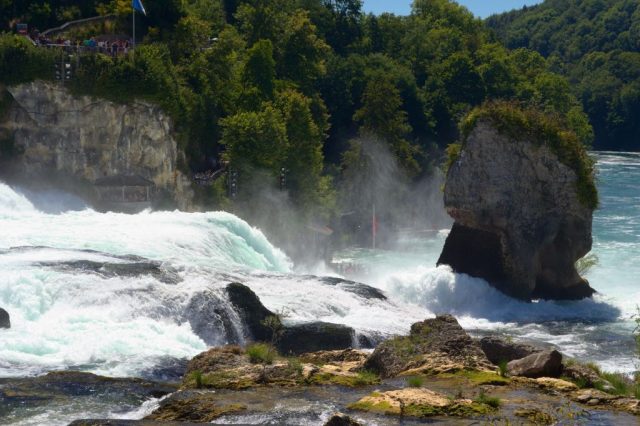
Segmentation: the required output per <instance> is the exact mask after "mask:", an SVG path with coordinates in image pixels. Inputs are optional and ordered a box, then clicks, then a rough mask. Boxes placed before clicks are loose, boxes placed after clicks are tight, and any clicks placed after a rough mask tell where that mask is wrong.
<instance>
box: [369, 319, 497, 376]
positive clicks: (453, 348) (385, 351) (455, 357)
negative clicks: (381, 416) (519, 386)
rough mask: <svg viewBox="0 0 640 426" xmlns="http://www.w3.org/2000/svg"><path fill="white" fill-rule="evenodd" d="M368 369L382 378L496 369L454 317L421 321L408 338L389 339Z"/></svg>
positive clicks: (377, 349) (413, 327) (372, 355)
mask: <svg viewBox="0 0 640 426" xmlns="http://www.w3.org/2000/svg"><path fill="white" fill-rule="evenodd" d="M365 368H366V369H369V370H373V371H375V372H377V373H379V374H380V375H381V376H382V377H393V376H396V375H397V374H399V373H401V372H403V371H407V370H411V369H422V370H423V371H424V372H447V371H457V370H461V369H464V368H474V369H482V368H487V369H493V366H492V365H491V364H490V362H489V360H488V359H487V358H486V356H485V355H484V353H483V352H482V349H480V345H479V344H478V342H476V341H475V340H473V339H472V338H471V337H470V336H469V335H468V334H467V333H466V332H465V331H464V329H463V328H462V327H460V324H458V321H457V320H456V319H455V318H454V317H453V316H451V315H440V316H437V317H436V318H433V319H428V320H425V321H422V322H417V323H415V324H413V325H412V326H411V332H410V334H409V336H406V337H396V338H394V339H390V340H387V341H385V342H383V343H381V344H380V345H378V347H377V348H376V349H375V351H373V353H372V354H371V356H369V359H367V362H366V363H365Z"/></svg>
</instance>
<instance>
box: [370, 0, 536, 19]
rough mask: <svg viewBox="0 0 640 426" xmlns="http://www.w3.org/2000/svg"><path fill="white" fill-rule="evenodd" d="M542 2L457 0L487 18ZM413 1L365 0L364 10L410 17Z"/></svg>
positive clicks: (477, 14)
mask: <svg viewBox="0 0 640 426" xmlns="http://www.w3.org/2000/svg"><path fill="white" fill-rule="evenodd" d="M541 1H542V0H457V2H458V3H459V4H461V5H463V6H465V7H466V8H467V9H469V10H470V11H471V12H473V13H474V14H475V15H476V16H478V17H480V18H486V17H487V16H489V15H492V14H494V13H499V12H506V11H509V10H512V9H521V8H522V6H525V5H527V6H531V5H534V4H537V3H541ZM411 3H412V0H364V10H365V11H366V12H373V13H375V14H380V13H383V12H391V13H395V14H396V15H408V14H409V12H410V11H411Z"/></svg>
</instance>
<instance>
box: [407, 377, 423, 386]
mask: <svg viewBox="0 0 640 426" xmlns="http://www.w3.org/2000/svg"><path fill="white" fill-rule="evenodd" d="M407 385H408V386H409V387H411V388H421V387H422V385H424V378H423V377H420V376H412V377H409V378H407Z"/></svg>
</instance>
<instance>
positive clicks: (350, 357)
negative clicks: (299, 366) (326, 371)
mask: <svg viewBox="0 0 640 426" xmlns="http://www.w3.org/2000/svg"><path fill="white" fill-rule="evenodd" d="M367 356H368V355H367V353H366V352H362V351H358V350H355V349H345V350H338V351H319V352H311V353H304V354H302V355H300V359H301V360H303V361H304V362H309V363H311V364H328V363H342V362H355V363H358V364H360V365H363V364H364V363H365V361H366V360H367Z"/></svg>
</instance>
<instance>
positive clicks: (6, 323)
mask: <svg viewBox="0 0 640 426" xmlns="http://www.w3.org/2000/svg"><path fill="white" fill-rule="evenodd" d="M0 328H11V319H10V318H9V312H7V311H5V310H4V309H2V308H0Z"/></svg>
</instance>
